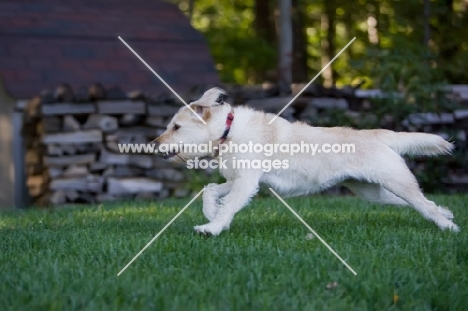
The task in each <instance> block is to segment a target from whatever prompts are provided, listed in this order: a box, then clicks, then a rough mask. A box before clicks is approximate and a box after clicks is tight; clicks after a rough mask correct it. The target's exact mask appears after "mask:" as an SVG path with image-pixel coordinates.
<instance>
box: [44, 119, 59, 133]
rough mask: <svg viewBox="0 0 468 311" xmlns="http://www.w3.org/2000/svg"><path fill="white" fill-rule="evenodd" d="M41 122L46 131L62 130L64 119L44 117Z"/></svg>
mask: <svg viewBox="0 0 468 311" xmlns="http://www.w3.org/2000/svg"><path fill="white" fill-rule="evenodd" d="M41 123H42V128H43V129H44V132H45V133H55V132H60V131H61V129H62V119H61V118H59V117H43V118H42V122H41Z"/></svg>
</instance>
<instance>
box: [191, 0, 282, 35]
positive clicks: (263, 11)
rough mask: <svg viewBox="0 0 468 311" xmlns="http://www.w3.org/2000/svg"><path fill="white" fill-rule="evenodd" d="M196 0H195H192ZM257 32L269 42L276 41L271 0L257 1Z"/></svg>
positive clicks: (255, 8) (255, 23) (255, 24)
mask: <svg viewBox="0 0 468 311" xmlns="http://www.w3.org/2000/svg"><path fill="white" fill-rule="evenodd" d="M192 1H194V0H192ZM254 10H255V21H254V26H255V32H256V33H257V36H258V37H259V38H263V39H264V40H265V41H268V42H275V41H276V38H275V25H274V23H273V21H272V19H271V16H272V12H271V7H270V1H269V0H256V1H255V7H254Z"/></svg>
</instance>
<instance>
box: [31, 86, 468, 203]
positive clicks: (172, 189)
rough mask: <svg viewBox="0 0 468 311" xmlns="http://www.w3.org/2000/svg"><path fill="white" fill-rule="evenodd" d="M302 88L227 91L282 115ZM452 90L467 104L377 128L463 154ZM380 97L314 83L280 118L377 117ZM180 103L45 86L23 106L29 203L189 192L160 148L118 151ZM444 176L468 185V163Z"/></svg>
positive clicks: (465, 123)
mask: <svg viewBox="0 0 468 311" xmlns="http://www.w3.org/2000/svg"><path fill="white" fill-rule="evenodd" d="M303 87H304V85H300V84H299V85H293V87H292V90H293V92H292V94H291V95H288V96H281V95H280V94H279V93H278V89H277V87H276V86H275V85H270V84H265V85H256V86H230V85H227V86H224V89H225V90H226V91H227V92H228V94H229V95H230V99H229V100H228V101H229V102H230V103H231V104H234V105H249V106H252V107H254V108H256V109H259V110H264V111H266V112H272V113H278V112H279V111H280V110H281V109H283V107H284V106H285V105H286V104H287V103H289V102H290V101H291V100H292V99H293V98H294V97H295V95H296V94H297V93H298V92H299V91H300V90H302V88H303ZM207 88H208V87H207V86H197V87H194V88H193V89H192V90H191V91H190V92H189V94H187V95H185V96H184V98H185V100H186V101H187V102H188V101H191V100H195V99H198V98H199V97H200V96H201V95H202V94H203V92H204V91H205V90H206V89H207ZM452 95H453V97H454V98H456V99H457V100H458V101H459V102H460V103H461V107H463V106H465V107H467V108H466V109H464V108H462V109H458V110H455V111H452V112H446V113H441V114H434V113H423V114H412V115H409V116H408V117H407V119H405V120H393V118H392V116H391V115H389V116H388V117H385V118H383V119H382V120H381V121H380V122H381V123H380V124H379V125H377V126H375V127H380V128H388V129H394V130H398V131H401V130H405V131H421V132H429V133H435V134H439V135H442V136H444V138H446V139H451V140H452V141H455V143H456V147H457V149H458V151H459V152H460V151H461V152H462V153H463V154H464V155H465V157H466V154H468V140H467V136H468V86H453V89H452ZM379 96H382V94H381V93H380V91H379V90H360V89H356V88H352V87H343V88H340V89H338V88H331V89H327V88H324V87H323V86H320V85H316V84H313V85H311V86H310V87H309V88H307V89H306V90H305V91H304V92H303V93H302V94H301V95H300V96H299V97H298V98H297V99H295V100H294V102H293V103H292V104H291V105H290V106H289V108H287V109H286V110H285V111H284V112H283V113H282V115H281V116H282V117H284V118H286V119H288V120H290V121H294V120H302V121H305V122H309V121H311V120H322V121H323V119H324V118H327V114H326V113H324V112H325V111H327V110H330V109H334V111H336V110H337V109H338V110H341V111H342V112H343V113H344V114H345V115H346V116H348V117H349V119H350V120H356V124H357V122H362V121H363V120H366V118H367V119H369V120H370V119H375V117H376V116H375V115H373V107H372V104H371V101H370V100H369V98H371V97H379ZM181 106H182V103H180V101H179V100H177V99H175V98H174V97H173V96H169V95H167V94H166V95H163V94H160V95H159V96H149V95H147V94H143V93H142V92H132V93H130V94H126V93H124V92H122V91H121V90H120V89H119V88H111V89H108V90H105V89H104V88H103V87H102V86H100V85H99V84H96V85H93V86H91V87H90V88H89V89H83V90H78V92H76V93H74V92H73V90H72V89H71V88H70V87H69V86H67V85H62V86H60V87H59V88H58V89H57V90H55V92H43V93H42V94H41V96H39V97H37V98H34V99H32V100H31V101H30V102H29V104H28V105H27V106H26V108H25V109H24V127H23V136H24V140H25V145H26V146H25V148H26V159H25V160H26V172H27V186H28V188H29V192H30V196H31V197H32V198H33V202H32V203H35V204H46V205H47V204H55V205H60V204H65V203H78V202H84V203H93V202H102V201H108V200H116V199H122V198H126V199H131V198H164V197H167V196H185V195H187V194H188V193H189V189H188V188H187V179H186V178H184V174H185V173H187V170H186V169H184V168H183V167H174V166H173V165H168V164H165V163H164V162H163V161H162V159H161V158H160V157H158V156H157V155H155V154H124V153H121V152H120V150H119V149H118V144H119V143H136V144H138V143H148V142H150V141H151V140H153V139H154V138H155V137H157V136H158V135H159V134H161V133H162V132H163V131H164V128H165V127H166V125H167V123H168V122H169V120H170V119H171V117H172V116H173V115H174V114H175V113H176V112H177V111H178V110H179V108H180V107H181ZM328 115H329V114H328ZM328 117H329V116H328ZM334 121H335V120H334V119H331V120H330V122H329V123H330V124H331V125H332V124H333V122H334ZM371 121H372V120H371ZM312 125H315V124H312ZM349 125H351V126H354V124H349ZM447 129H450V131H447ZM410 166H411V167H412V168H413V169H414V170H415V171H418V170H424V162H423V161H419V160H415V161H412V162H410ZM441 178H442V179H443V180H444V181H445V183H446V185H447V187H448V188H450V189H458V190H460V189H466V188H468V168H467V167H466V165H465V166H459V165H458V164H456V165H452V167H450V170H449V174H448V175H447V176H441Z"/></svg>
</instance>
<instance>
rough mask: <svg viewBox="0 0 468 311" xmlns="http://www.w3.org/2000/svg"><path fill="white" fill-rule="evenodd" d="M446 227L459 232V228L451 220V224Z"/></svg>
mask: <svg viewBox="0 0 468 311" xmlns="http://www.w3.org/2000/svg"><path fill="white" fill-rule="evenodd" d="M448 229H449V230H450V231H452V232H455V233H457V232H460V228H459V227H458V226H457V225H456V224H454V223H453V222H452V224H451V225H450V226H449V227H448Z"/></svg>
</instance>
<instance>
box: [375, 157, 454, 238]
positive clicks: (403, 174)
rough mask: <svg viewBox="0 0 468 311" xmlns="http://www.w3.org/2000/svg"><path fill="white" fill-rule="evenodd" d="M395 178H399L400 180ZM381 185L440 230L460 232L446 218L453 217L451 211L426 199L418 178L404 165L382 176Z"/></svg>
mask: <svg viewBox="0 0 468 311" xmlns="http://www.w3.org/2000/svg"><path fill="white" fill-rule="evenodd" d="M395 176H398V178H396V177H395ZM385 177H387V178H385ZM380 184H381V185H382V187H384V188H385V189H387V190H388V191H390V192H392V193H393V194H394V195H396V196H397V197H399V198H401V199H403V200H404V201H406V202H408V204H409V205H411V206H412V207H413V208H415V209H416V210H417V211H418V212H420V213H421V214H422V215H423V217H424V218H426V219H429V220H432V221H433V222H435V223H436V224H437V226H439V228H441V229H450V230H452V231H455V232H458V231H459V229H458V226H457V225H456V224H454V223H453V222H452V221H451V220H449V219H448V217H446V215H447V216H448V214H450V215H451V212H450V211H448V210H446V209H444V208H439V207H438V206H437V205H436V204H435V203H434V202H432V201H430V200H428V199H426V198H425V197H424V195H423V194H422V192H421V190H420V189H419V186H418V183H417V181H416V178H415V177H414V176H413V174H412V173H411V171H410V170H409V169H408V167H406V165H405V164H404V163H403V164H402V165H399V166H398V167H394V170H393V172H388V173H387V176H380ZM442 211H443V212H442ZM452 217H453V216H452Z"/></svg>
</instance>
